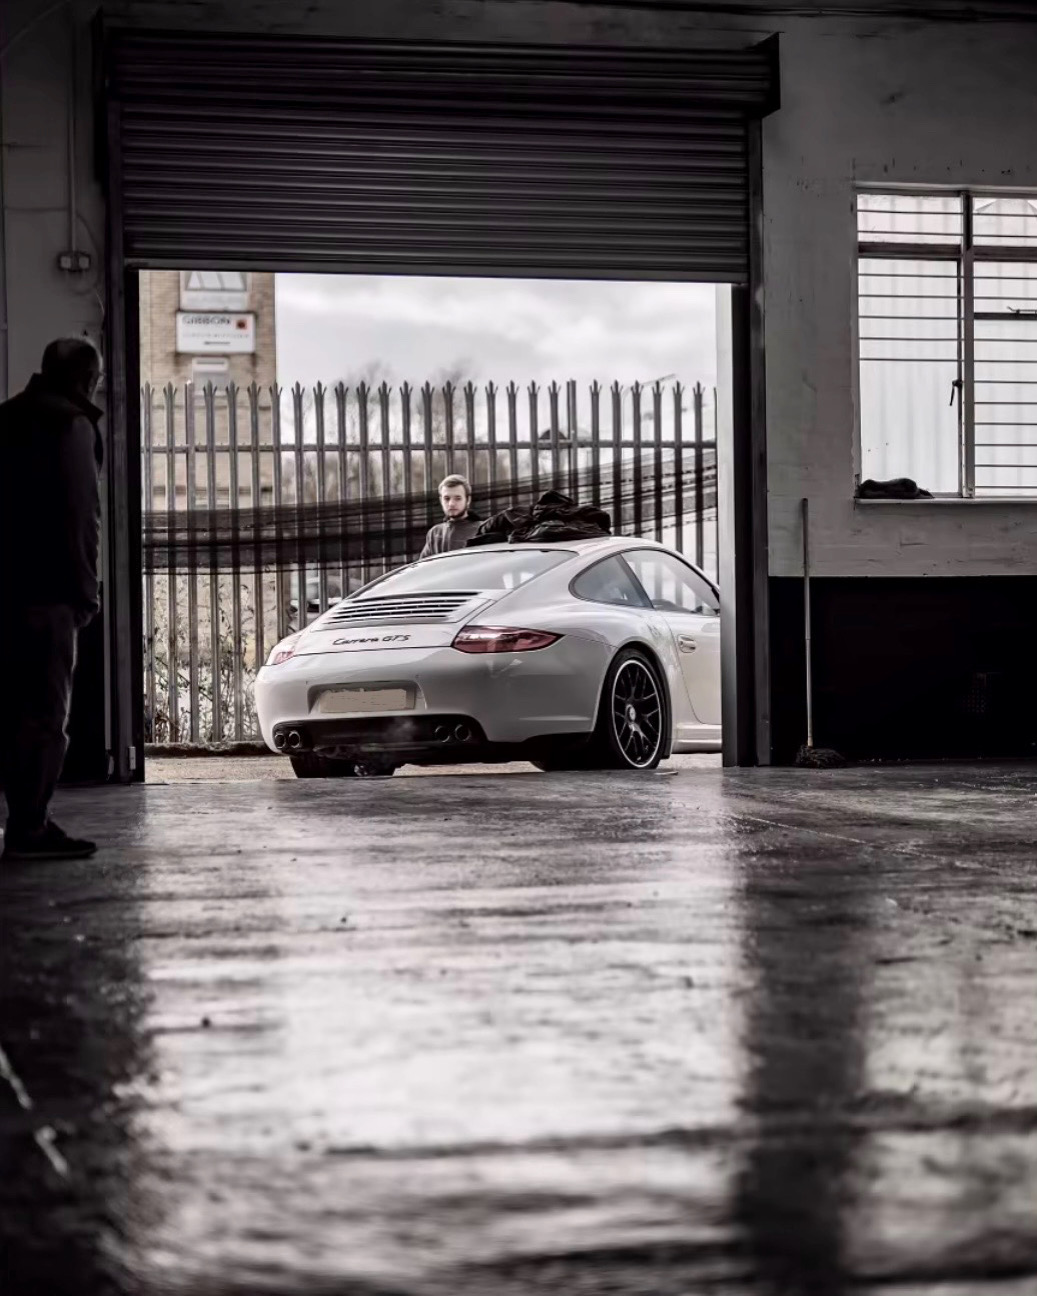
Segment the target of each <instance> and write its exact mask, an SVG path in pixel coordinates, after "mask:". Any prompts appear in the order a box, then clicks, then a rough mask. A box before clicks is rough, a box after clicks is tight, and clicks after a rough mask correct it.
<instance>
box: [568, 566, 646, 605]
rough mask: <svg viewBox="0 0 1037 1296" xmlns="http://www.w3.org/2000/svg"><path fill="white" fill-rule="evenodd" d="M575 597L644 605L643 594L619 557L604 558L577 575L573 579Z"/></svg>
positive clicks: (594, 600)
mask: <svg viewBox="0 0 1037 1296" xmlns="http://www.w3.org/2000/svg"><path fill="white" fill-rule="evenodd" d="M572 588H573V593H574V594H575V595H576V596H577V598H582V599H589V600H590V601H591V602H592V603H618V604H621V605H623V606H625V607H644V606H645V599H644V595H643V594H642V593H641V591H640V590H639V589H638V587H637V582H636V581H635V580H634V579H633V578H632V576H631V575H630V571H629V569H628V568H627V567H626V565H625V564H624V563H623V561H622V560H621V559H619V558H606V559H605V561H604V562H599V563H595V564H594V566H593V567H588V569H587V570H586V571H585V572H583V573H581V575H579V576H577V578H576V580H575V581H573V587H572Z"/></svg>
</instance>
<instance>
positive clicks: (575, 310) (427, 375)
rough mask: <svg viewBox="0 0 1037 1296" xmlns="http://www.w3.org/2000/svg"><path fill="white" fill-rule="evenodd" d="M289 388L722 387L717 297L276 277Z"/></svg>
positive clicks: (466, 282)
mask: <svg viewBox="0 0 1037 1296" xmlns="http://www.w3.org/2000/svg"><path fill="white" fill-rule="evenodd" d="M276 318H277V372H278V382H279V383H281V384H282V385H285V384H291V383H294V382H297V381H298V382H301V383H303V385H304V386H310V385H312V384H314V383H316V382H317V381H318V380H320V381H322V382H324V383H325V384H327V383H331V382H334V381H336V380H338V379H351V378H355V377H357V376H358V375H362V374H364V373H365V372H366V371H368V370H369V369H370V368H371V367H372V366H374V365H379V366H381V370H382V374H383V375H384V377H386V378H387V379H388V380H389V381H390V382H397V383H398V382H402V381H404V380H407V381H409V382H411V383H412V384H420V383H422V382H424V381H426V380H427V379H433V380H435V379H436V378H438V377H440V376H441V375H442V374H443V373H444V372H449V371H451V370H459V371H461V372H462V373H463V375H464V377H465V378H471V379H473V380H474V381H477V382H482V383H485V382H487V381H489V380H491V379H492V380H493V381H494V382H496V383H498V384H499V385H504V384H505V383H507V382H509V381H510V380H512V379H514V381H516V382H517V383H519V384H525V383H528V382H530V381H531V380H535V381H536V382H538V383H540V384H542V385H546V384H548V383H550V382H551V381H552V380H557V381H558V382H560V383H564V382H565V380H567V379H569V378H574V379H576V380H577V381H578V382H580V383H583V384H589V383H590V382H591V381H592V380H593V379H595V378H597V379H598V380H599V381H600V382H602V383H610V382H612V381H614V380H616V379H618V380H619V381H620V382H621V383H623V384H625V385H626V384H629V383H632V382H634V381H636V380H641V381H642V382H649V381H651V380H653V379H655V378H662V377H664V376H666V375H670V374H676V375H677V377H678V378H680V379H681V380H682V381H684V382H686V383H688V384H692V383H694V382H695V381H700V382H702V383H703V385H704V386H705V387H707V389H708V388H709V387H711V386H712V385H713V383H714V374H715V370H716V356H715V339H714V289H713V288H712V287H710V286H708V285H700V284H629V283H588V282H567V281H566V282H563V281H558V280H528V279H527V280H514V279H431V278H412V279H408V278H396V277H388V276H386V277H360V276H355V275H278V276H277V316H276Z"/></svg>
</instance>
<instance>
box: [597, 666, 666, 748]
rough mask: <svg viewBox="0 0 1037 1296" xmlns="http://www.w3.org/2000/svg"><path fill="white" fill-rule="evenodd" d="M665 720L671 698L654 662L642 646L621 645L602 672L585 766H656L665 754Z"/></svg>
mask: <svg viewBox="0 0 1037 1296" xmlns="http://www.w3.org/2000/svg"><path fill="white" fill-rule="evenodd" d="M669 723H670V700H669V696H668V694H667V691H666V685H665V683H664V682H663V680H662V677H661V676H660V674H659V670H658V667H656V666H655V664H654V663H653V662H652V661H651V660H650V659H649V658H648V656H647V655H646V654H645V653H643V652H641V651H640V649H638V648H624V649H622V650H621V651H620V652H619V653H617V654H616V656H615V657H614V658H613V660H612V663H611V665H610V666H609V668H608V671H607V672H606V673H605V683H604V686H603V688H602V690H601V702H600V703H599V705H598V719H597V723H596V725H595V726H594V735H593V737H592V738H591V741H590V746H589V748H588V751H587V765H588V766H589V767H590V768H592V769H613V770H631V771H633V770H653V769H655V767H656V766H657V765H658V764H659V762H660V761H661V760H662V759H663V756H664V755H665V754H666V738H667V734H668V732H669Z"/></svg>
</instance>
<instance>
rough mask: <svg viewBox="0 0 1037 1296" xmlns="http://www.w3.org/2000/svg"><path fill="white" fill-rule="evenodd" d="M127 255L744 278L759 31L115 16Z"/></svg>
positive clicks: (116, 117) (471, 271)
mask: <svg viewBox="0 0 1037 1296" xmlns="http://www.w3.org/2000/svg"><path fill="white" fill-rule="evenodd" d="M107 39H108V49H107V59H106V79H107V92H108V96H109V104H110V115H109V123H110V137H111V146H112V148H113V150H114V151H117V155H118V156H117V157H115V158H113V162H114V165H111V164H110V171H109V174H110V175H111V176H112V177H113V180H114V183H115V184H116V185H117V186H118V188H119V189H120V191H121V192H119V193H117V194H113V195H112V198H113V201H115V202H116V203H117V204H118V205H119V206H120V207H121V212H122V230H123V243H124V255H125V260H126V263H127V264H128V265H129V266H131V267H136V268H156V267H167V268H176V267H184V268H191V269H195V268H203V269H204V268H207V267H214V268H221V269H224V268H227V269H230V268H237V267H240V268H263V269H273V270H333V271H344V272H359V273H370V274H373V273H397V274H451V275H515V276H532V277H558V276H564V277H566V278H609V279H670V280H689V281H690V280H700V281H712V282H732V283H737V282H744V281H745V280H746V279H747V277H748V194H749V174H748V146H747V136H748V131H747V123H748V122H749V121H750V120H751V119H753V118H755V117H759V116H761V115H763V114H764V113H766V112H768V111H770V110H771V109H772V108H773V107H774V106H775V93H776V84H777V76H776V68H775V59H776V52H775V49H774V47H773V44H772V43H770V42H768V43H767V44H766V45H764V46H757V47H754V48H750V49H747V50H739V51H730V50H722V51H718V50H710V51H665V52H659V51H644V50H616V49H584V48H581V49H573V48H561V47H543V48H533V47H529V46H521V47H514V46H505V47H501V46H493V47H489V46H479V45H435V44H425V43H423V44H403V43H387V42H365V43H347V42H341V41H336V40H319V39H281V38H277V39H273V38H265V37H244V36H222V35H216V36H196V35H186V34H167V33H137V32H109V33H108V38H107Z"/></svg>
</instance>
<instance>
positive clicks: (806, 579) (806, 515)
mask: <svg viewBox="0 0 1037 1296" xmlns="http://www.w3.org/2000/svg"><path fill="white" fill-rule="evenodd" d="M803 643H804V647H805V649H806V683H807V746H808V747H813V745H814V681H813V672H812V671H811V669H810V662H811V651H810V506H809V504H808V503H807V501H806V500H805V499H804V500H803Z"/></svg>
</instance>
